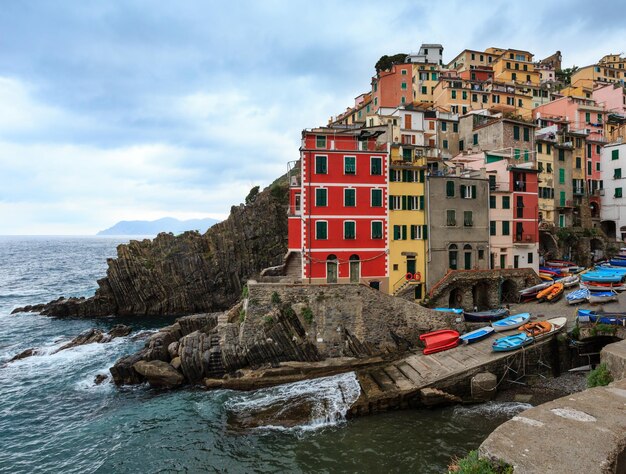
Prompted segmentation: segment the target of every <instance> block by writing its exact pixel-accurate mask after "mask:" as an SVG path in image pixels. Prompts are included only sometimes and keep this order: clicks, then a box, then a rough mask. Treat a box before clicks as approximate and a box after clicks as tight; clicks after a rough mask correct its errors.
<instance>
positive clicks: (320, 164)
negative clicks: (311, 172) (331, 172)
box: [315, 156, 328, 174]
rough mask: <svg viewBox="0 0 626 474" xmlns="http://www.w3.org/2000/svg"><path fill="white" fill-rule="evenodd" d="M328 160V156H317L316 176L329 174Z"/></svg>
mask: <svg viewBox="0 0 626 474" xmlns="http://www.w3.org/2000/svg"><path fill="white" fill-rule="evenodd" d="M327 160H328V158H327V157H326V156H316V157H315V174H326V173H328V167H327V165H326V162H327Z"/></svg>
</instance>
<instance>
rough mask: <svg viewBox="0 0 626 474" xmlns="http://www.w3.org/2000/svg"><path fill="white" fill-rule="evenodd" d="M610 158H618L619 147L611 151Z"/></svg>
mask: <svg viewBox="0 0 626 474" xmlns="http://www.w3.org/2000/svg"><path fill="white" fill-rule="evenodd" d="M611 159H612V160H617V159H619V148H616V149H615V150H612V151H611Z"/></svg>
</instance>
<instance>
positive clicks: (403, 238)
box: [402, 225, 406, 240]
mask: <svg viewBox="0 0 626 474" xmlns="http://www.w3.org/2000/svg"><path fill="white" fill-rule="evenodd" d="M402 240H406V226H405V225H403V226H402Z"/></svg>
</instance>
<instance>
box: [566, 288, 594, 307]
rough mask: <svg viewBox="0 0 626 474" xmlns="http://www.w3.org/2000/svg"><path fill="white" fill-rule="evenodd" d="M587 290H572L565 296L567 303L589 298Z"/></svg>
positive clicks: (575, 302)
mask: <svg viewBox="0 0 626 474" xmlns="http://www.w3.org/2000/svg"><path fill="white" fill-rule="evenodd" d="M589 293H590V292H589V290H588V289H587V288H581V289H580V290H576V291H572V292H571V293H569V294H567V295H566V296H565V299H566V300H567V303H568V304H578V303H582V302H584V301H587V298H589Z"/></svg>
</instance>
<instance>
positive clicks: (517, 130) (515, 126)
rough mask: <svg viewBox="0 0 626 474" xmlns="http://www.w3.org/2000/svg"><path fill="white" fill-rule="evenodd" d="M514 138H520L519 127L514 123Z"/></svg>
mask: <svg viewBox="0 0 626 474" xmlns="http://www.w3.org/2000/svg"><path fill="white" fill-rule="evenodd" d="M513 140H519V127H518V126H517V125H513Z"/></svg>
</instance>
